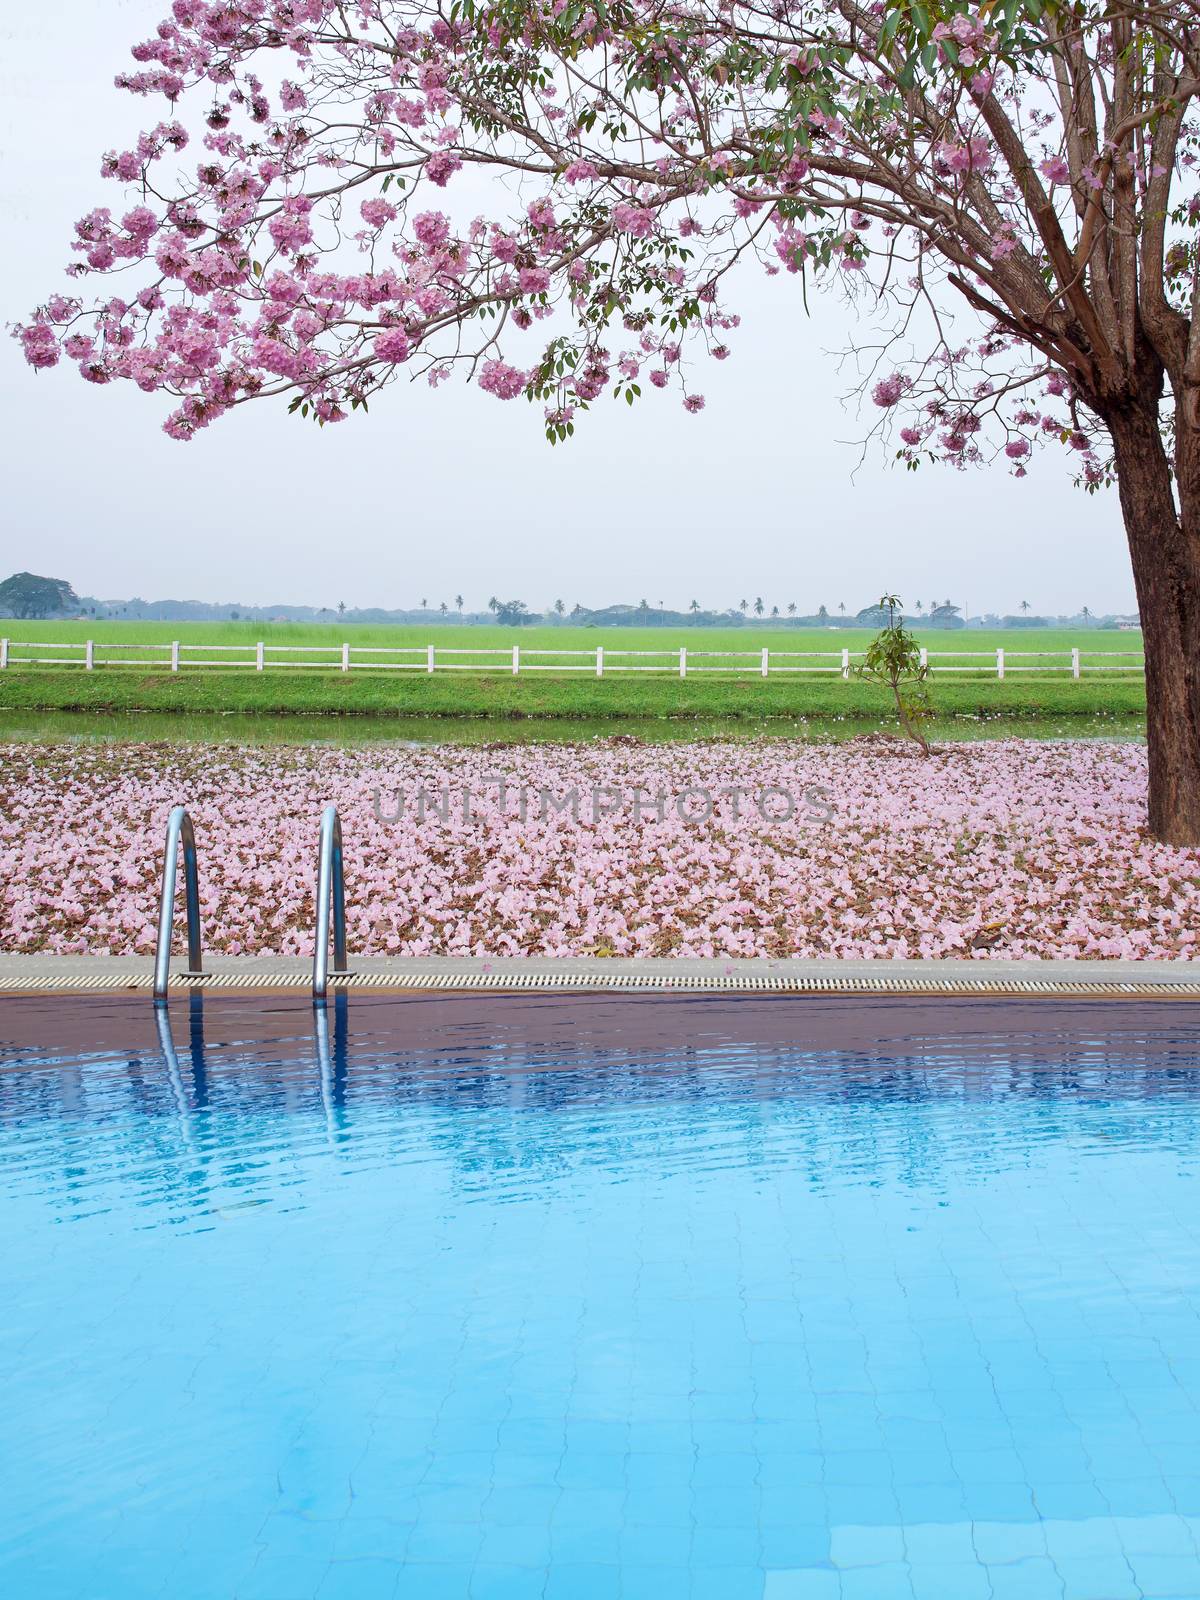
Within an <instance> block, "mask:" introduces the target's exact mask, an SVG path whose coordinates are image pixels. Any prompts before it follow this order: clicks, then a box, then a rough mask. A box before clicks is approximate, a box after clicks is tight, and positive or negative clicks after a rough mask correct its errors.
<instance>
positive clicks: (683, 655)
mask: <svg viewBox="0 0 1200 1600" xmlns="http://www.w3.org/2000/svg"><path fill="white" fill-rule="evenodd" d="M679 676H680V677H681V678H686V677H687V647H686V646H685V645H680V646H679Z"/></svg>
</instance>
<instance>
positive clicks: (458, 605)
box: [454, 594, 463, 617]
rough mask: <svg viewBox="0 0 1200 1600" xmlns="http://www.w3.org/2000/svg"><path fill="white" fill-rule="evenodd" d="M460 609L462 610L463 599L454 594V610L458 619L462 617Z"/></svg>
mask: <svg viewBox="0 0 1200 1600" xmlns="http://www.w3.org/2000/svg"><path fill="white" fill-rule="evenodd" d="M462 608H463V597H462V595H460V594H456V595H455V596H454V609H455V610H456V611H457V612H458V614H459V616H460V617H461V616H462Z"/></svg>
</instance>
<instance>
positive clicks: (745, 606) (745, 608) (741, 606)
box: [738, 600, 750, 616]
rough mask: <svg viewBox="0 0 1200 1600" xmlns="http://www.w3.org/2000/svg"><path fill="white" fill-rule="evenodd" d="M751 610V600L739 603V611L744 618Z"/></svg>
mask: <svg viewBox="0 0 1200 1600" xmlns="http://www.w3.org/2000/svg"><path fill="white" fill-rule="evenodd" d="M749 609H750V602H749V600H742V601H740V602H739V604H738V610H739V611H741V613H742V615H743V616H744V615H745V614H746V612H747V611H749Z"/></svg>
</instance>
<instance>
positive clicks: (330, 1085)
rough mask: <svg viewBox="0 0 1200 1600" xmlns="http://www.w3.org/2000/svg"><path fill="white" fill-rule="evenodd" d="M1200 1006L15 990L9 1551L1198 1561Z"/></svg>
mask: <svg viewBox="0 0 1200 1600" xmlns="http://www.w3.org/2000/svg"><path fill="white" fill-rule="evenodd" d="M1194 1016H1196V1014H1195V1013H1193V1011H1192V1010H1191V1008H1190V1007H1189V1006H1188V1005H1187V1004H1186V1003H1183V1002H1174V1003H1164V1004H1157V1005H1142V1004H1136V1005H1134V1004H1124V1003H1109V1004H1108V1005H1106V1006H1103V1007H1096V1006H1091V1007H1084V1006H1081V1005H1078V1004H1069V1005H1065V1004H1064V1005H1058V1004H1054V1003H1050V1002H1040V1003H1038V1004H1036V1005H1024V1006H1022V1005H1019V1004H1016V1003H1010V1004H1008V1005H1000V1004H997V1003H994V1002H992V1003H988V1002H975V1001H962V1002H951V1003H946V1002H942V1003H940V1004H939V1005H936V1006H935V1005H932V1004H914V1003H912V1002H867V1003H864V1002H862V1001H858V1002H855V1003H853V1004H851V1003H850V1002H845V1001H840V1000H835V999H824V1000H815V1001H814V1000H804V999H797V998H793V997H784V998H779V999H763V1000H745V999H729V998H726V997H716V996H711V997H705V998H700V999H690V1000H689V999H686V998H680V997H654V996H644V997H637V998H634V999H629V998H624V999H619V1000H618V999H614V998H611V997H603V996H594V997H587V998H583V999H581V998H578V997H574V998H572V997H564V996H556V997H542V998H539V997H523V998H518V997H498V998H497V997H489V998H483V997H470V996H460V997H457V998H453V999H452V998H443V999H418V998H410V999H408V1000H403V1001H397V1000H388V999H386V998H382V997H381V998H379V999H370V1000H362V999H359V998H357V997H356V998H355V1000H354V1002H353V1003H352V1004H351V1005H350V1006H349V1008H347V1006H346V1004H345V1001H344V999H342V1000H341V1001H340V1002H339V1004H338V1005H337V1006H335V1007H333V1008H331V1010H330V1012H329V1015H328V1017H327V1019H326V1020H325V1022H324V1023H323V1024H322V1022H321V1020H320V1019H317V1021H316V1023H315V1024H314V1020H313V1016H312V1013H311V1012H309V1011H308V1010H307V1008H305V1007H301V1006H299V1005H297V1004H296V1002H295V1001H294V1000H288V1001H280V1000H273V999H270V998H266V997H265V998H263V999H261V1000H259V1001H257V1002H256V1003H255V1005H254V1006H253V1007H251V1006H250V1005H249V1004H248V1003H247V1002H246V1001H244V1000H225V1001H221V1002H217V1001H213V1000H210V1001H208V1002H207V1003H205V1002H201V1001H199V999H198V998H197V999H195V1000H194V1001H193V1003H192V1005H191V1007H190V1008H189V1007H188V1006H186V1005H185V1006H183V1007H181V1008H175V1009H173V1011H172V1013H171V1014H170V1017H169V1020H167V1021H166V1023H165V1025H164V1026H163V1027H162V1029H161V1032H156V1026H155V1021H154V1018H153V1017H152V1015H151V1013H150V1008H149V1007H147V1006H145V1005H138V1006H136V1007H135V1006H133V1005H132V1004H130V1003H128V1002H117V1001H96V1000H94V999H93V1000H90V1001H87V1002H63V1001H53V1002H52V1001H49V1000H44V999H43V1000H32V999H31V1000H28V1001H10V1002H9V1003H8V1004H7V1005H6V1007H5V1014H4V1019H3V1022H0V1035H2V1036H3V1042H0V1195H2V1196H3V1199H4V1208H5V1219H6V1229H5V1232H6V1248H5V1251H4V1253H3V1257H2V1258H0V1294H2V1295H3V1304H4V1306H5V1308H6V1309H5V1315H4V1318H3V1320H2V1322H0V1380H2V1382H3V1393H4V1395H5V1397H6V1399H5V1405H4V1407H3V1409H2V1411H0V1489H2V1491H3V1494H2V1500H0V1503H2V1505H3V1511H0V1525H2V1531H0V1582H2V1585H3V1591H4V1592H5V1593H7V1594H13V1595H21V1596H26V1595H28V1596H33V1595H37V1596H39V1597H41V1596H57V1597H66V1596H72V1597H80V1600H82V1597H88V1600H101V1597H105V1600H106V1597H108V1596H113V1597H121V1600H140V1597H141V1596H149V1595H166V1596H172V1597H174V1600H191V1597H193V1596H194V1597H196V1600H201V1597H203V1600H213V1597H220V1596H237V1597H239V1600H243V1597H244V1600H251V1597H271V1600H287V1597H290V1596H293V1595H297V1596H299V1595H303V1596H319V1597H321V1600H325V1597H328V1596H334V1597H339V1596H341V1597H355V1600H369V1597H373V1596H376V1595H388V1596H421V1597H422V1600H424V1597H426V1596H434V1597H436V1596H447V1597H449V1596H453V1597H456V1600H457V1597H462V1600H467V1597H475V1596H538V1597H539V1600H544V1597H549V1600H554V1597H557V1596H564V1597H565V1596H570V1597H572V1600H575V1597H592V1596H612V1597H614V1600H625V1597H640V1596H651V1595H653V1596H655V1597H668V1600H669V1597H673V1596H689V1597H690V1596H713V1597H717V1596H719V1597H721V1600H739V1597H742V1596H747V1597H750V1596H752V1597H754V1600H785V1597H804V1600H818V1597H835V1600H843V1597H845V1600H855V1597H862V1600H867V1597H869V1600H888V1597H890V1596H893V1595H904V1596H915V1597H917V1600H924V1597H936V1600H968V1597H971V1596H975V1595H978V1596H980V1597H992V1596H999V1597H1004V1596H1010V1595H1011V1596H1016V1595H1018V1594H1019V1595H1021V1596H1023V1597H1025V1600H1030V1597H1034V1600H1037V1597H1040V1596H1043V1595H1045V1596H1048V1595H1055V1596H1059V1597H1062V1596H1066V1597H1069V1600H1083V1597H1091V1600H1112V1597H1118V1596H1123V1595H1129V1596H1148V1597H1152V1596H1166V1595H1176V1596H1179V1595H1185V1596H1186V1595H1190V1596H1196V1595H1200V1554H1198V1549H1197V1540H1198V1539H1200V1467H1198V1465H1197V1463H1200V1410H1198V1405H1200V1207H1198V1205H1197V1197H1198V1193H1200V1190H1198V1187H1197V1181H1196V1180H1197V1174H1198V1172H1200V1141H1198V1139H1197V1135H1196V1119H1197V1110H1198V1109H1200V1098H1198V1096H1200V1080H1198V1079H1197V1076H1196V1073H1195V1066H1194V1063H1195V1062H1196V1061H1197V1056H1198V1052H1197V1043H1198V1042H1200V1017H1197V1019H1196V1020H1193V1017H1194Z"/></svg>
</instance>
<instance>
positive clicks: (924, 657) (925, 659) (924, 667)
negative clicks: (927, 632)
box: [920, 645, 929, 672]
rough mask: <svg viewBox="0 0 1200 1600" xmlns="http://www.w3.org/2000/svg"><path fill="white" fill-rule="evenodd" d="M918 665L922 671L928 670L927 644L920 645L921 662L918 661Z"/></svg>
mask: <svg viewBox="0 0 1200 1600" xmlns="http://www.w3.org/2000/svg"><path fill="white" fill-rule="evenodd" d="M920 665H921V671H922V672H928V671H929V647H928V646H927V645H922V646H921V663H920Z"/></svg>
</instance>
